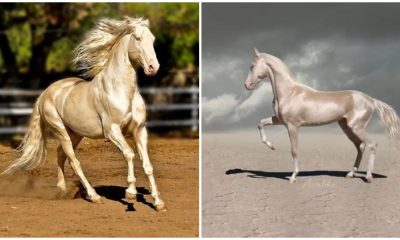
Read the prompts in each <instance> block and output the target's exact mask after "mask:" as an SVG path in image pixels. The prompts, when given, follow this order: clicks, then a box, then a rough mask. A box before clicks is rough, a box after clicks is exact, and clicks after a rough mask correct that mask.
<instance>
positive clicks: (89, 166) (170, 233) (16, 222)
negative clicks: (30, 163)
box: [0, 137, 199, 237]
mask: <svg viewBox="0 0 400 240" xmlns="http://www.w3.org/2000/svg"><path fill="white" fill-rule="evenodd" d="M55 148H56V143H55V142H54V141H51V142H50V143H49V151H48V153H49V154H48V157H47V162H46V163H45V164H44V165H43V166H42V167H40V168H39V170H38V171H35V172H33V173H32V174H26V173H19V174H16V175H14V176H11V177H0V190H1V192H0V216H1V217H0V237H196V236H198V228H199V227H198V213H199V204H198V201H199V195H198V140H196V139H178V138H157V137H152V138H151V139H150V140H149V152H150V158H151V160H152V163H153V166H154V173H155V177H156V181H157V184H158V187H159V190H160V192H161V197H162V198H163V200H164V201H165V202H166V206H167V209H168V211H166V212H156V211H155V210H154V209H153V207H154V206H153V205H152V203H153V199H152V197H151V196H150V193H149V184H148V181H147V177H146V175H145V174H144V172H143V168H142V166H141V162H140V161H139V160H138V158H136V159H135V175H136V178H137V184H136V186H137V188H138V192H139V193H140V195H138V200H137V201H135V202H133V203H129V202H126V201H125V200H123V198H124V191H125V188H126V176H127V165H126V162H125V160H124V159H123V155H122V153H121V152H120V151H119V150H118V149H117V148H116V147H115V146H114V145H113V144H112V143H110V142H107V141H106V140H89V139H84V140H83V141H82V142H81V144H80V145H79V147H78V149H77V151H76V153H77V157H78V159H80V161H81V165H82V167H83V170H84V173H85V174H86V176H87V178H88V179H89V181H90V182H91V184H92V185H93V186H94V187H95V189H96V190H97V192H98V193H99V194H100V195H102V196H103V197H104V198H105V200H104V203H103V204H93V203H90V202H88V201H87V200H85V199H84V198H82V197H81V196H80V195H82V194H80V192H81V191H79V189H80V188H81V187H80V185H79V184H78V181H77V180H78V179H77V177H76V176H74V174H73V172H72V169H71V167H70V165H69V164H66V181H67V187H68V193H67V194H66V195H65V196H60V194H59V192H58V190H57V187H56V182H57V168H56V166H57V164H56V157H55ZM15 158H16V154H15V151H14V149H12V148H11V147H9V146H4V145H0V169H1V171H2V170H4V168H5V167H6V166H7V164H8V163H9V162H10V161H11V160H13V159H15Z"/></svg>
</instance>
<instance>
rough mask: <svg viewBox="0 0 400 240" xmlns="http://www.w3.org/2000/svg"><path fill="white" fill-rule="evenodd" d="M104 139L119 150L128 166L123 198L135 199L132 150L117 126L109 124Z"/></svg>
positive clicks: (133, 155) (133, 154)
mask: <svg viewBox="0 0 400 240" xmlns="http://www.w3.org/2000/svg"><path fill="white" fill-rule="evenodd" d="M106 137H107V138H108V139H110V141H111V142H113V143H114V144H115V145H116V146H117V147H118V148H119V150H121V152H122V153H123V154H124V157H125V160H126V162H127V164H128V177H127V181H128V188H127V189H126V190H125V198H126V199H129V200H135V199H136V193H137V191H136V186H135V183H136V178H135V173H134V163H133V159H134V158H135V153H134V151H133V149H132V148H131V147H130V146H129V144H128V143H127V142H126V140H125V137H124V135H123V134H122V131H121V128H120V126H119V125H118V124H111V126H110V127H109V129H108V130H107V131H106Z"/></svg>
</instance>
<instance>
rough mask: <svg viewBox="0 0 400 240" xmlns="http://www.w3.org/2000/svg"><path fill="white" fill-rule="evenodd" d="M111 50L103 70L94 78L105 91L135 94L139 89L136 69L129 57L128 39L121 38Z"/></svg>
mask: <svg viewBox="0 0 400 240" xmlns="http://www.w3.org/2000/svg"><path fill="white" fill-rule="evenodd" d="M111 51H112V53H111V54H110V58H109V59H108V61H107V63H106V64H105V66H104V68H103V70H102V71H101V72H100V73H99V74H98V75H97V76H96V77H95V79H94V80H95V81H97V85H98V86H99V87H101V88H102V89H103V90H104V91H105V92H114V93H120V94H124V93H125V94H124V95H130V96H133V94H134V92H135V91H136V89H137V83H136V71H135V69H134V68H133V67H132V64H131V62H130V60H129V57H128V42H127V39H121V40H120V42H119V43H117V44H116V45H115V46H114V47H113V48H112V50H111Z"/></svg>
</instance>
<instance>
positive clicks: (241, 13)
mask: <svg viewBox="0 0 400 240" xmlns="http://www.w3.org/2000/svg"><path fill="white" fill-rule="evenodd" d="M399 12H400V4H399V3H318V4H316V3H203V10H202V14H203V16H202V21H203V22H202V51H203V70H202V71H203V79H202V80H203V84H202V86H203V92H202V93H203V96H204V97H203V110H205V112H204V114H203V116H204V117H205V118H207V117H208V121H205V122H203V123H204V124H203V126H204V129H206V130H213V129H214V130H215V129H237V128H240V127H250V126H255V124H256V123H257V122H258V120H259V119H260V118H261V117H266V116H269V115H271V114H272V107H271V100H272V95H271V93H270V92H267V91H265V90H262V89H261V88H266V86H260V89H259V91H265V94H264V95H265V97H263V95H262V94H259V93H258V94H253V95H251V96H250V98H249V100H248V101H247V102H246V103H245V104H242V105H241V104H240V102H241V101H242V98H243V96H244V95H243V82H244V79H245V78H246V75H247V72H248V68H249V65H250V61H251V59H252V57H253V50H252V48H253V47H257V48H259V50H260V51H263V52H268V53H271V54H273V55H276V56H278V57H279V58H281V59H283V60H284V61H285V62H286V63H287V64H288V66H289V68H290V69H291V70H292V72H293V73H294V74H295V76H296V77H297V79H298V80H299V81H302V82H305V83H306V84H309V85H311V86H313V87H316V88H317V89H320V90H341V89H355V90H360V91H363V92H365V93H367V94H369V95H371V96H373V97H376V98H379V99H382V100H384V101H387V102H388V103H390V104H392V105H394V106H395V108H396V109H400V108H399V106H400V94H399V92H400V28H399V27H398V26H399V24H400V14H398V13H399ZM265 85H266V84H265ZM255 95H257V96H255ZM224 106H226V108H225V109H223V111H222V110H221V108H222V107H224ZM238 106H239V108H240V109H239V110H240V111H239V112H238V110H237V108H238ZM249 106H251V108H252V110H253V112H252V113H249V111H247V110H246V108H247V107H249ZM229 107H230V108H231V110H229ZM213 111H216V112H217V113H220V114H212V112H213ZM224 114H225V115H224ZM238 114H239V115H241V116H242V118H241V119H240V118H237V117H236V118H235V117H233V116H235V115H238ZM232 118H234V119H236V120H234V119H233V120H232ZM227 119H231V121H227ZM238 119H240V121H239V120H238Z"/></svg>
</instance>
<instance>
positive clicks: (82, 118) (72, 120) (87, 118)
mask: <svg viewBox="0 0 400 240" xmlns="http://www.w3.org/2000/svg"><path fill="white" fill-rule="evenodd" d="M75 110H76V114H72V115H68V116H67V117H64V119H63V120H64V124H65V125H66V126H67V127H69V128H70V129H71V130H72V131H74V132H75V133H77V134H79V135H81V136H83V137H88V138H102V137H103V136H104V133H103V126H102V124H101V120H100V118H99V116H98V114H97V113H95V114H94V113H93V112H92V111H86V112H82V111H81V109H79V107H77V108H75Z"/></svg>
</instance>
